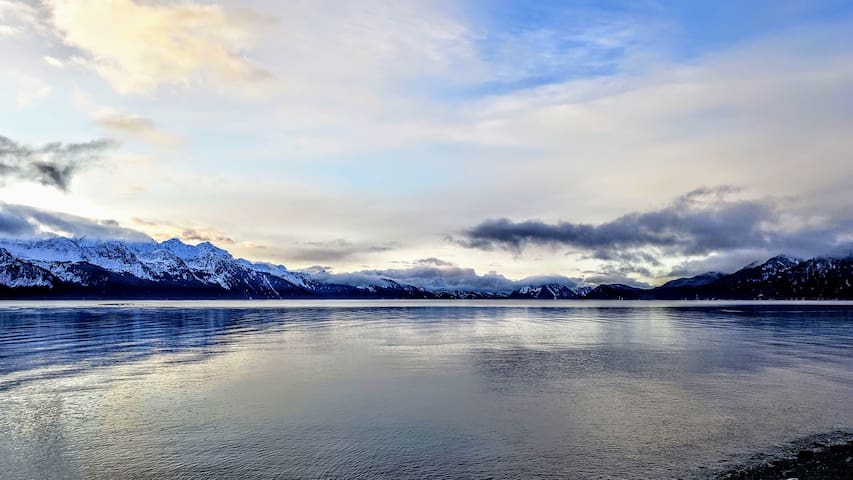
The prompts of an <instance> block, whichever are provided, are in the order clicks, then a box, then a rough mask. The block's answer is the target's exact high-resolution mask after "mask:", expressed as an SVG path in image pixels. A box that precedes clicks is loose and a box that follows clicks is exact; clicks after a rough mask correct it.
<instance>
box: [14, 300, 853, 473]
mask: <svg viewBox="0 0 853 480" xmlns="http://www.w3.org/2000/svg"><path fill="white" fill-rule="evenodd" d="M851 399H853V305H851V304H844V303H817V302H808V303H771V302H760V303H728V302H592V301H579V302H577V301H576V302H572V301H565V302H561V301H522V302H511V301H502V302H482V301H454V302H435V301H425V302H406V301H399V302H398V301H360V302H359V301H313V302H312V301H306V302H128V303H122V302H56V303H44V302H42V303H38V302H17V303H14V302H7V303H2V302H0V432H3V434H2V435H0V472H3V474H2V477H3V478H105V479H106V478H197V477H219V478H365V479H366V478H440V479H444V478H447V479H450V478H472V479H473V478H637V479H640V478H644V479H647V478H679V477H688V478H689V477H696V476H700V475H702V473H703V472H705V471H708V470H716V469H721V468H724V467H725V466H726V465H728V464H731V463H737V462H739V461H742V460H744V459H746V458H749V457H750V456H752V455H753V454H754V453H755V452H756V451H767V450H770V449H772V448H774V447H775V446H780V445H783V444H785V443H787V442H790V441H792V440H795V439H797V438H801V437H804V436H807V435H812V434H818V433H822V432H828V431H836V430H850V429H851V427H853V402H851Z"/></svg>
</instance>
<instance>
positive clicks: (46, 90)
mask: <svg viewBox="0 0 853 480" xmlns="http://www.w3.org/2000/svg"><path fill="white" fill-rule="evenodd" d="M18 84H19V86H20V87H19V90H18V95H17V97H16V98H15V104H16V105H17V108H18V110H23V109H26V108H29V107H30V106H32V105H33V104H34V103H35V102H37V101H38V100H40V99H43V98H46V97H48V96H49V95H50V92H52V91H53V88H51V86H50V85H48V84H47V83H45V82H44V81H43V80H41V79H39V78H36V77H33V76H31V75H27V74H24V73H20V74H18Z"/></svg>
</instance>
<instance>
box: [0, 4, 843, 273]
mask: <svg viewBox="0 0 853 480" xmlns="http://www.w3.org/2000/svg"><path fill="white" fill-rule="evenodd" d="M108 27H112V28H108ZM851 27H853V2H849V1H847V2H843V1H823V2H821V1H755V2H748V3H747V2H725V1H716V2H711V1H690V2H680V1H670V2H660V1H648V2H644V1H638V2H615V1H613V2H607V1H605V2H601V1H599V2H592V1H588V2H582V1H578V2H568V1H561V2H557V1H553V2H546V1H543V2H515V1H469V2H450V1H414V2H406V1H401V2H393V3H388V2H373V1H364V2H343V1H337V0H323V1H312V2H302V1H289V2H279V1H273V0H251V1H245V2H192V1H190V2H182V3H175V2H157V1H153V2H139V1H135V0H97V1H96V0H49V1H47V2H32V1H16V0H0V55H2V58H4V61H5V65H4V69H3V71H2V73H0V87H1V88H0V92H2V93H0V109H2V110H3V111H4V113H5V115H3V116H0V135H2V136H3V137H5V138H6V139H7V140H8V142H11V143H9V145H15V146H17V147H21V148H23V150H22V149H21V148H18V149H17V150H15V151H17V152H19V153H20V152H22V151H26V152H30V154H29V155H28V156H26V157H22V156H20V155H19V156H18V157H16V156H15V154H13V153H10V152H11V150H10V151H7V152H5V153H3V154H2V155H3V156H2V157H0V161H2V162H4V163H3V165H4V166H6V169H5V171H6V172H7V173H6V174H4V177H3V178H2V182H3V184H2V188H0V201H2V202H3V203H4V204H6V205H25V206H29V207H34V208H38V209H43V210H46V211H52V212H54V211H56V212H63V213H67V214H72V215H77V216H80V217H85V218H91V219H101V220H103V219H112V220H116V221H117V222H118V223H119V224H121V225H123V226H124V227H127V228H133V229H136V230H139V231H140V232H143V233H144V234H146V235H149V236H151V237H153V238H156V239H165V238H168V237H171V236H183V237H184V238H186V239H191V240H194V239H198V238H204V237H205V236H206V237H209V238H211V239H220V240H227V242H226V243H227V244H224V245H222V246H223V247H225V248H227V249H229V250H232V251H234V252H235V253H236V254H237V255H241V256H245V257H248V258H253V259H259V260H271V261H276V262H282V263H284V264H285V265H288V266H289V267H293V268H298V267H307V266H309V265H312V264H323V265H330V266H333V267H334V268H335V269H336V270H337V271H353V270H358V269H362V268H389V267H391V266H394V267H395V268H396V267H399V266H400V265H405V264H406V263H411V264H415V263H416V262H417V260H418V259H422V258H427V257H438V258H441V259H442V260H444V261H447V262H450V263H453V264H456V265H459V266H465V267H473V268H475V269H476V270H477V271H478V272H481V273H485V272H487V271H489V270H496V271H498V272H500V273H503V274H506V275H507V276H509V277H513V278H519V277H522V276H526V275H532V274H544V273H556V274H563V275H567V276H571V277H573V278H587V279H589V280H590V281H594V280H598V281H604V280H609V281H626V282H634V283H642V282H646V283H655V282H660V281H663V280H665V279H667V278H670V277H672V276H673V275H675V274H685V273H687V274H689V273H699V272H701V271H702V270H705V269H711V268H713V269H721V270H726V269H729V270H730V269H733V268H736V267H737V266H738V265H740V264H741V263H747V262H749V261H752V260H754V259H756V258H758V257H761V256H764V255H767V256H769V255H772V254H776V253H781V252H779V251H777V250H790V251H787V252H786V253H792V254H798V255H805V256H808V255H817V254H821V253H825V252H826V251H829V250H838V249H843V248H845V246H846V245H848V243H849V242H850V241H853V236H851V230H850V226H851V225H852V224H853V221H851V218H850V216H849V214H848V213H847V212H848V211H850V209H849V208H848V207H849V206H853V205H850V202H851V201H853V199H851V198H849V197H850V196H849V195H847V194H846V192H847V191H848V190H847V189H848V187H851V186H853V185H851V184H853V166H851V164H853V162H850V161H849V156H848V152H849V151H851V147H853V145H851V140H850V139H849V138H848V137H849V134H848V132H849V131H850V127H851V124H853V113H851V112H853V108H851V107H853V38H851V37H853V34H851V33H849V32H851V31H853V28H851ZM98 139H105V140H109V142H107V144H106V145H109V146H108V147H106V148H102V149H99V150H97V151H94V150H86V155H87V157H86V158H85V159H84V158H76V157H74V158H72V157H70V156H68V155H67V154H62V155H59V154H57V153H56V152H55V151H53V150H51V149H49V148H47V149H46V148H45V145H49V144H51V143H52V142H62V143H63V144H71V145H79V144H85V143H86V142H90V141H92V140H98ZM80 151H81V150H80V149H76V150H74V152H78V153H75V155H80V153H79V152H80ZM35 161H38V162H59V163H61V164H62V165H64V166H69V165H70V166H73V168H69V170H68V172H69V173H68V185H67V187H66V188H57V185H56V184H52V183H51V182H50V181H48V180H46V179H45V178H43V177H39V176H38V175H39V174H38V171H37V170H34V167H33V163H32V162H35ZM8 172H11V173H8ZM689 192H703V193H701V195H699V194H690V193H689ZM685 199H689V200H685ZM676 207H677V208H678V209H679V210H673V208H676ZM28 211H29V210H28ZM743 211H749V212H760V213H761V215H757V216H755V217H754V218H752V217H750V220H749V221H744V222H739V221H738V222H736V221H733V220H732V218H733V217H732V215H733V212H743ZM647 214H649V215H651V214H654V215H651V216H649V215H647ZM626 215H627V216H628V217H625V216H626ZM632 215H633V217H632ZM667 215H668V216H667ZM664 216H667V218H668V220H667V221H666V222H657V223H649V222H647V221H646V220H647V219H649V218H653V217H654V218H662V217H664ZM625 218H628V220H625ZM632 218H639V219H646V220H642V221H633V220H631V219H632ZM497 220H501V222H498V223H495V221H497ZM629 220H631V221H629ZM28 221H30V222H36V220H35V219H32V218H30V219H29V220H28ZM490 222H491V223H490ZM531 222H532V223H531ZM537 222H538V223H537ZM540 224H541V227H542V228H539V227H538V225H540ZM495 226H500V227H501V228H500V229H496V228H495ZM530 226H537V227H536V228H533V229H532V230H529V229H528V230H523V228H522V227H524V228H527V227H530ZM575 226H581V227H583V228H581V229H580V231H586V230H584V229H585V228H586V227H585V226H588V227H590V228H592V230H589V231H591V232H597V233H596V235H599V236H598V237H596V238H597V239H598V241H597V242H590V241H589V240H588V239H586V240H583V241H579V240H578V238H576V237H575V236H574V235H573V234H572V233H571V232H575V231H578V230H576V229H575V228H574V227H575ZM602 226H606V228H604V229H598V230H596V229H595V228H598V227H602ZM626 226H630V228H639V229H651V230H654V229H657V230H655V231H650V232H647V233H650V235H646V236H644V237H643V239H644V240H643V241H639V240H638V238H636V237H631V238H630V239H629V238H628V237H625V236H624V235H623V236H621V237H618V238H610V237H606V235H605V236H603V237H602V235H604V234H605V233H607V232H611V231H613V230H614V229H616V230H618V229H619V228H622V227H626ZM486 227H489V228H486ZM39 228H41V229H42V230H43V231H44V233H50V232H53V233H64V234H73V233H74V232H69V231H56V229H55V228H53V227H51V226H50V225H41V226H39ZM708 228H710V229H716V230H714V231H716V232H719V234H718V235H715V236H716V237H721V236H726V235H731V236H738V237H741V238H748V239H750V241H749V242H746V241H744V242H728V241H725V242H724V241H718V240H719V238H712V237H714V236H709V235H707V234H706V230H707V229H708ZM519 229H522V230H523V232H522V230H519ZM531 232H533V233H531ZM567 232H569V234H567ZM522 233H523V235H522ZM483 234H488V235H492V236H491V237H489V236H487V237H486V238H482V236H481V235H483ZM519 235H521V237H519ZM537 235H540V236H537ZM541 235H544V237H543V236H541ZM620 235H621V234H620ZM671 237H672V238H675V237H677V238H678V241H669V239H671ZM816 237H820V240H821V241H807V240H806V239H809V238H816ZM650 239H653V240H650ZM662 239H667V240H666V241H663V240H662ZM620 242H621V243H620ZM335 249H338V252H337V253H330V252H333V251H335ZM617 253H618V254H617ZM324 255H328V258H326V259H324Z"/></svg>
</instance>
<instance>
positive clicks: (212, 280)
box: [0, 237, 853, 299]
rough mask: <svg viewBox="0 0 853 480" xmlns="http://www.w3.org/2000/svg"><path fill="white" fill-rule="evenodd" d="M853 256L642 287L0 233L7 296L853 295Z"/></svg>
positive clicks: (769, 264)
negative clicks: (284, 260)
mask: <svg viewBox="0 0 853 480" xmlns="http://www.w3.org/2000/svg"><path fill="white" fill-rule="evenodd" d="M851 284H853V258H851V257H845V258H814V259H811V260H800V259H797V258H793V257H789V256H784V255H780V256H776V257H773V258H771V259H769V260H767V261H765V262H760V263H753V264H750V265H747V266H746V267H744V268H743V269H741V270H738V271H737V272H734V273H732V274H728V275H726V274H722V273H716V272H709V273H706V274H702V275H698V276H695V277H691V278H683V279H677V280H673V281H670V282H668V283H666V284H664V285H662V286H660V287H657V288H652V289H639V288H635V287H630V286H627V285H599V286H597V287H595V288H592V287H591V286H588V285H587V286H579V285H578V284H577V283H576V282H575V281H574V280H572V279H569V278H567V277H561V276H540V277H530V278H526V279H523V280H517V281H515V280H510V279H507V278H506V277H503V276H502V275H499V274H497V273H494V272H490V273H487V274H485V275H477V274H476V273H475V272H474V271H473V270H471V269H465V268H459V267H455V266H435V265H426V266H423V265H422V266H418V267H414V268H410V269H399V270H371V271H362V272H353V273H343V274H334V273H330V272H328V271H326V270H323V269H316V268H315V269H309V270H304V271H292V270H289V269H287V268H286V267H285V266H284V265H274V264H270V263H256V262H252V261H249V260H246V259H242V258H234V257H233V256H232V255H231V254H230V253H229V252H228V251H226V250H224V249H222V248H219V247H217V246H215V245H213V244H211V243H209V242H203V243H199V244H197V245H190V244H187V243H184V242H182V241H180V240H178V239H171V240H167V241H164V242H159V243H158V242H155V241H153V240H152V241H147V242H128V241H119V240H97V239H89V238H65V237H50V238H42V239H34V240H0V297H5V298H33V297H36V298H122V297H124V298H447V299H455V298H511V299H576V298H593V299H634V298H638V299H645V298H647V299H681V298H689V299H693V298H730V299H753V298H759V299H770V298H775V299H787V298H839V299H841V298H845V299H846V298H853V286H851Z"/></svg>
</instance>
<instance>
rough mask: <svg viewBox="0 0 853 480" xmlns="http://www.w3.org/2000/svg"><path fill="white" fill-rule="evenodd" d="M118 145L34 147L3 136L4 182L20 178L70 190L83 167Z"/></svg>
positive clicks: (0, 146)
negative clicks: (75, 176)
mask: <svg viewBox="0 0 853 480" xmlns="http://www.w3.org/2000/svg"><path fill="white" fill-rule="evenodd" d="M114 146H115V142H114V141H112V140H92V141H89V142H83V143H60V142H52V143H48V144H45V145H42V146H40V147H30V146H27V145H23V144H21V143H18V142H16V141H14V140H12V139H10V138H8V137H5V136H2V135H0V181H3V180H5V179H8V178H16V179H21V180H29V181H34V182H38V183H41V184H42V185H48V186H52V187H56V188H59V189H60V190H67V189H68V184H69V183H70V181H71V178H72V177H73V176H74V174H75V173H77V171H78V170H79V169H80V168H82V167H83V166H84V165H86V164H87V163H89V162H92V161H95V160H98V159H99V158H101V156H103V154H104V153H105V152H106V151H107V150H108V149H110V148H112V147H114Z"/></svg>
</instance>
